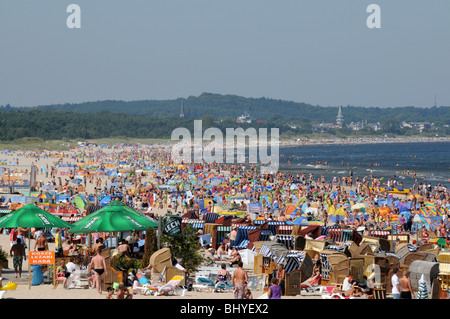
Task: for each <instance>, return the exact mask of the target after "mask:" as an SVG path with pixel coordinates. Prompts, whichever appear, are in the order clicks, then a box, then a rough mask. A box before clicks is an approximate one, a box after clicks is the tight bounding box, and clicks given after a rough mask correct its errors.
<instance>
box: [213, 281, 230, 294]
mask: <svg viewBox="0 0 450 319" xmlns="http://www.w3.org/2000/svg"><path fill="white" fill-rule="evenodd" d="M232 291H233V285H232V284H231V283H230V282H228V281H219V282H218V283H217V284H216V285H215V286H214V292H232Z"/></svg>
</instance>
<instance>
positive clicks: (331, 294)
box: [322, 286, 349, 299]
mask: <svg viewBox="0 0 450 319" xmlns="http://www.w3.org/2000/svg"><path fill="white" fill-rule="evenodd" d="M335 288H336V287H335V286H326V287H325V289H326V291H327V292H328V294H325V295H322V299H349V298H348V297H344V296H342V294H341V293H340V292H335V291H334V290H335Z"/></svg>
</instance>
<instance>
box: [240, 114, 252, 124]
mask: <svg viewBox="0 0 450 319" xmlns="http://www.w3.org/2000/svg"><path fill="white" fill-rule="evenodd" d="M236 122H237V123H251V122H252V118H251V116H250V115H249V114H248V113H247V112H244V114H242V115H241V116H239V117H238V118H237V121H236Z"/></svg>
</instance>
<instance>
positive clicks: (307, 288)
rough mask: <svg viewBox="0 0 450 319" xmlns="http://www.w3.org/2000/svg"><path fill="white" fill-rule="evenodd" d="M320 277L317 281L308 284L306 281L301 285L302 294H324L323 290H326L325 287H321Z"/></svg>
mask: <svg viewBox="0 0 450 319" xmlns="http://www.w3.org/2000/svg"><path fill="white" fill-rule="evenodd" d="M320 278H321V277H320V276H319V277H317V278H316V279H314V280H313V281H312V282H307V281H304V282H302V283H301V286H300V287H301V289H302V290H301V292H302V293H305V292H317V291H318V292H319V293H323V290H324V289H325V286H320V285H319V282H320Z"/></svg>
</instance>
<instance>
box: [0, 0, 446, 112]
mask: <svg viewBox="0 0 450 319" xmlns="http://www.w3.org/2000/svg"><path fill="white" fill-rule="evenodd" d="M72 3H75V4H78V5H79V6H80V8H81V28H80V29H69V28H68V27H67V25H66V20H67V18H68V17H69V15H70V13H67V12H66V9H67V7H68V6H69V5H70V4H72ZM370 4H378V5H379V6H380V8H381V28H380V29H370V28H368V26H367V24H366V20H367V18H368V17H369V15H370V13H368V12H366V9H367V7H368V6H369V5H370ZM449 12H450V1H448V0H435V1H433V2H432V3H430V2H427V1H425V0H410V1H389V0H363V1H358V2H355V1H352V0H340V1H335V0H320V1H317V0H279V1H276V2H275V1H269V0H259V1H257V2H255V1H251V0H239V1H238V0H229V1H226V2H225V1H222V2H218V1H208V0H190V1H183V0H167V1H157V0H130V1H127V2H122V1H112V0H109V1H106V0H96V1H89V0H70V1H69V0H41V1H39V2H36V1H20V2H18V1H14V0H3V1H1V2H0V41H1V43H2V50H1V51H0V105H3V106H5V105H7V104H10V105H11V106H14V107H24V106H25V107H32V106H40V105H57V104H67V103H68V104H77V103H85V102H95V101H104V100H121V101H139V100H174V99H177V98H187V97H189V96H199V95H200V94H202V93H203V92H212V93H216V94H222V95H228V94H230V95H237V96H242V97H248V98H261V97H265V98H270V99H275V100H277V99H280V100H284V101H293V102H297V103H306V104H311V105H317V106H324V107H326V106H333V107H337V106H339V105H342V106H361V107H380V108H384V107H407V106H413V107H420V108H421V107H432V106H434V104H435V98H436V99H437V101H436V104H437V106H448V105H450V90H448V88H449V87H450V59H449V58H448V57H449V56H450V41H449V39H448V35H449V34H450V19H448V14H449Z"/></svg>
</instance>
